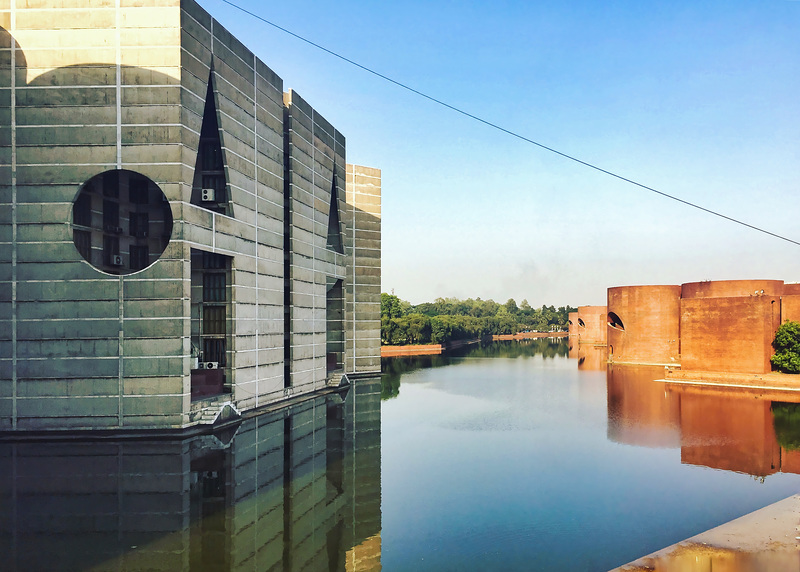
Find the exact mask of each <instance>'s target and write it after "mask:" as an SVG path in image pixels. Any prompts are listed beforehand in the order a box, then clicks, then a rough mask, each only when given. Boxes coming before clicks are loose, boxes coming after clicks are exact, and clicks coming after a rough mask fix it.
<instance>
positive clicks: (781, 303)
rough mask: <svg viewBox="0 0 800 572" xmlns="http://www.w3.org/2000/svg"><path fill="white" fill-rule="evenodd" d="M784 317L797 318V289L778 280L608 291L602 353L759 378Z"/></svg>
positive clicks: (766, 368) (799, 292) (634, 360)
mask: <svg viewBox="0 0 800 572" xmlns="http://www.w3.org/2000/svg"><path fill="white" fill-rule="evenodd" d="M789 320H792V321H798V320H800V285H798V284H784V282H783V281H781V280H718V281H705V282H689V283H686V284H683V285H681V286H675V285H671V286H620V287H615V288H609V289H608V356H609V360H610V361H613V362H622V363H650V364H659V365H674V366H681V369H683V370H696V371H716V372H730V373H766V372H769V371H770V370H771V364H770V357H771V356H772V354H773V349H772V341H773V339H774V337H775V332H776V331H777V329H778V327H779V326H780V325H781V324H782V323H783V322H786V321H789Z"/></svg>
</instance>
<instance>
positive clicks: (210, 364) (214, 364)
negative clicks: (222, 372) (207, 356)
mask: <svg viewBox="0 0 800 572" xmlns="http://www.w3.org/2000/svg"><path fill="white" fill-rule="evenodd" d="M198 365H199V367H198V368H197V369H219V362H218V361H201V362H200V363H199V364H198Z"/></svg>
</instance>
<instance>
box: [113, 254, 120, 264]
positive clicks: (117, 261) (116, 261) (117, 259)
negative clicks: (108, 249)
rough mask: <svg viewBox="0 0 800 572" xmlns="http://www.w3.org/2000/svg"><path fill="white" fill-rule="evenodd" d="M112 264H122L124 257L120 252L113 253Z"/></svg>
mask: <svg viewBox="0 0 800 572" xmlns="http://www.w3.org/2000/svg"><path fill="white" fill-rule="evenodd" d="M111 266H122V257H121V256H120V255H119V254H112V255H111Z"/></svg>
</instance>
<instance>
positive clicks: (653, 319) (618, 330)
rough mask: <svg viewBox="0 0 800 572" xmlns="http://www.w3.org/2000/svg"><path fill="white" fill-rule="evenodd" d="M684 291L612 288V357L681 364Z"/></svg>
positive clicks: (610, 314) (618, 360)
mask: <svg viewBox="0 0 800 572" xmlns="http://www.w3.org/2000/svg"><path fill="white" fill-rule="evenodd" d="M680 291H681V287H680V286H620V287H616V288H609V289H608V304H607V307H608V356H609V360H610V361H614V362H630V363H650V364H665V363H666V364H674V365H677V364H678V363H680V362H679V359H680V346H679V336H680V332H679V330H680V320H679V316H680Z"/></svg>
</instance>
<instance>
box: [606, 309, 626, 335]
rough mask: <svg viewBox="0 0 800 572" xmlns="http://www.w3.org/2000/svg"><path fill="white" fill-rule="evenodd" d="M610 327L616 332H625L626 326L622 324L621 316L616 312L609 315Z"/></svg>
mask: <svg viewBox="0 0 800 572" xmlns="http://www.w3.org/2000/svg"><path fill="white" fill-rule="evenodd" d="M608 325H609V326H611V327H612V328H614V329H616V330H620V331H623V332H624V331H625V324H623V323H622V320H620V318H619V316H617V315H616V314H615V313H614V312H609V313H608Z"/></svg>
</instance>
